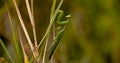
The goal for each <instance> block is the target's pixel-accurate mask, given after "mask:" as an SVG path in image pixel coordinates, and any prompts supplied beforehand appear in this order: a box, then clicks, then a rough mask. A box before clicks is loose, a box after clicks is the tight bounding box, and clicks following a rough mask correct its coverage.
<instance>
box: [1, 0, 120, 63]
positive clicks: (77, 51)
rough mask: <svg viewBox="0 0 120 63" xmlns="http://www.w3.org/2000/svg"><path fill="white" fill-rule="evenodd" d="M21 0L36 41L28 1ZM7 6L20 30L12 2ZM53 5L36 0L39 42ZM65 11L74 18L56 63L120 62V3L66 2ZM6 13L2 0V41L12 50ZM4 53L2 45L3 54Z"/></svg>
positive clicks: (46, 0) (113, 0) (107, 0)
mask: <svg viewBox="0 0 120 63" xmlns="http://www.w3.org/2000/svg"><path fill="white" fill-rule="evenodd" d="M17 1H18V6H19V8H20V11H21V14H22V16H23V18H24V21H25V24H26V27H27V29H28V30H29V34H30V36H31V39H32V38H33V36H32V29H31V26H30V22H29V17H28V14H27V11H26V6H25V2H24V0H17ZM59 1H60V0H57V2H59ZM7 4H8V5H9V10H10V13H11V16H12V18H13V23H14V28H15V29H17V28H18V27H19V26H20V25H19V21H18V18H17V15H16V11H15V8H14V6H13V3H12V0H7ZM51 4H52V0H34V13H35V21H36V26H37V27H36V28H37V39H38V41H40V40H41V38H42V36H43V35H44V33H45V30H46V28H47V26H48V23H49V15H50V9H51ZM61 9H62V10H64V13H65V15H68V14H70V15H71V19H70V23H69V24H68V27H67V29H66V31H65V34H64V36H63V38H62V40H61V43H60V46H59V47H58V49H57V50H56V53H55V55H54V58H53V59H54V60H53V62H54V63H120V0H64V3H63V5H62V8H61ZM6 14H7V12H6V10H5V6H4V0H0V38H1V39H2V40H3V41H4V42H5V44H6V46H7V47H11V46H10V44H11V43H12V40H13V39H12V38H11V29H10V26H9V21H8V17H7V15H6ZM17 32H18V31H17V30H16V34H17ZM32 40H33V39H32ZM9 49H12V48H9ZM3 54H4V52H3V49H2V48H1V46H0V55H1V56H2V55H3ZM11 54H12V53H11Z"/></svg>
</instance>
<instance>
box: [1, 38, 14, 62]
mask: <svg viewBox="0 0 120 63" xmlns="http://www.w3.org/2000/svg"><path fill="white" fill-rule="evenodd" d="M0 44H1V45H2V47H3V49H4V50H5V53H6V54H7V56H8V57H9V59H10V61H11V62H12V63H15V62H14V60H13V59H12V57H11V56H10V54H9V53H8V50H7V48H6V46H5V45H4V43H3V41H2V40H1V39H0Z"/></svg>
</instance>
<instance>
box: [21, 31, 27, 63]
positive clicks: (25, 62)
mask: <svg viewBox="0 0 120 63" xmlns="http://www.w3.org/2000/svg"><path fill="white" fill-rule="evenodd" d="M19 37H20V43H21V47H22V51H23V55H24V63H29V60H28V56H27V54H26V52H25V49H24V47H23V43H22V42H23V41H22V37H21V33H20V30H19Z"/></svg>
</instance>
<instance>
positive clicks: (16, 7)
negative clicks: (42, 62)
mask: <svg viewBox="0 0 120 63" xmlns="http://www.w3.org/2000/svg"><path fill="white" fill-rule="evenodd" d="M13 3H14V6H15V9H16V12H17V15H18V18H19V20H20V23H21V26H22V28H23V31H24V33H25V36H26V38H27V41H28V43H29V45H30V49H31V51H33V50H34V47H33V45H32V41H31V40H30V36H29V34H28V32H27V29H26V27H25V25H24V22H23V19H22V16H21V14H20V11H19V9H18V6H17V3H16V1H15V0H13ZM33 55H34V52H33ZM34 57H35V55H34Z"/></svg>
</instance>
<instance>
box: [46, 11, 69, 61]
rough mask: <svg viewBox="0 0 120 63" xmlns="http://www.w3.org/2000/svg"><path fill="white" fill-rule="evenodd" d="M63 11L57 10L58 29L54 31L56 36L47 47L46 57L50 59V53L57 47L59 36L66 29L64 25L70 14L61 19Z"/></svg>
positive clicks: (61, 35)
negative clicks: (48, 47)
mask: <svg viewBox="0 0 120 63" xmlns="http://www.w3.org/2000/svg"><path fill="white" fill-rule="evenodd" d="M63 14H64V13H63V11H62V10H59V11H58V16H57V24H58V29H59V31H58V32H57V33H56V36H55V38H54V40H53V42H52V45H51V47H50V49H49V54H48V57H49V58H48V59H49V60H50V59H51V57H52V55H53V54H54V52H55V49H56V48H57V46H58V45H59V43H60V40H61V38H62V37H63V34H64V31H65V29H66V25H67V24H68V23H69V17H70V15H68V16H66V20H63V19H62V18H63Z"/></svg>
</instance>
